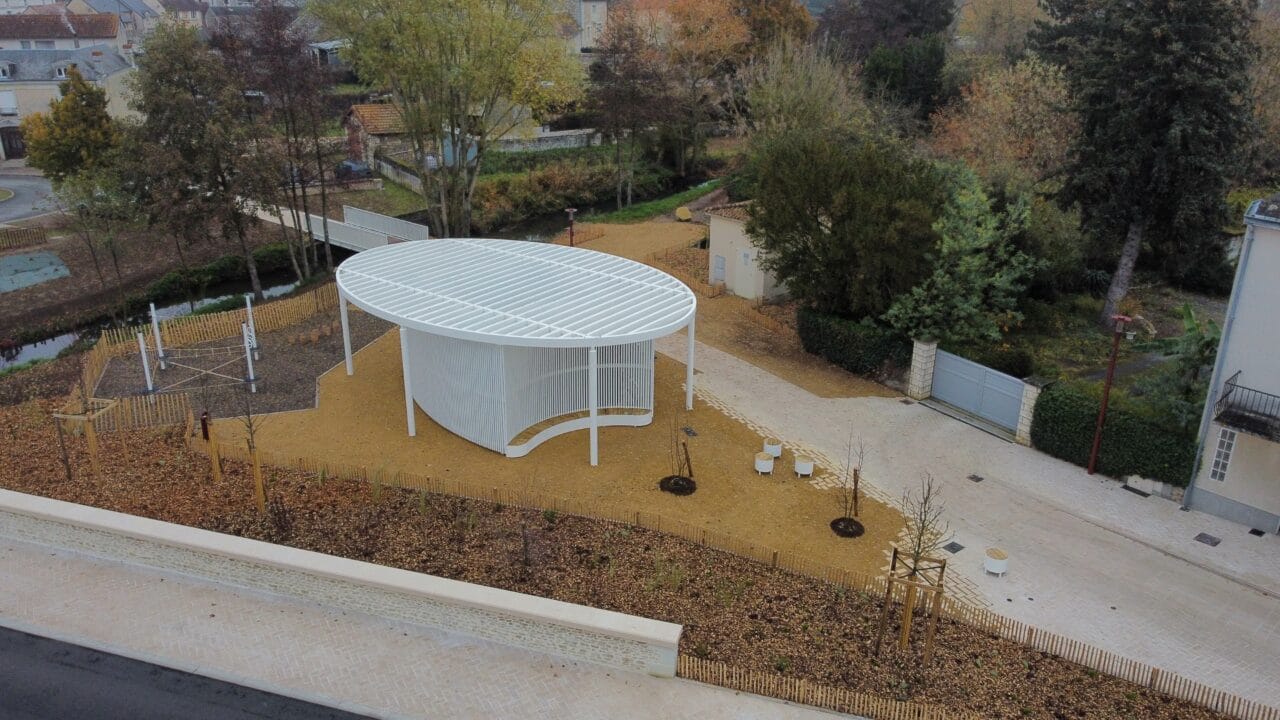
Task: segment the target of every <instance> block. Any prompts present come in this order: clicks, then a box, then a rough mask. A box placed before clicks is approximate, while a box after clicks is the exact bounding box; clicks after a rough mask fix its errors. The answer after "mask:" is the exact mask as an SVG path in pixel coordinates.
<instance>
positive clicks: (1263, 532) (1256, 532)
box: [1249, 528, 1267, 537]
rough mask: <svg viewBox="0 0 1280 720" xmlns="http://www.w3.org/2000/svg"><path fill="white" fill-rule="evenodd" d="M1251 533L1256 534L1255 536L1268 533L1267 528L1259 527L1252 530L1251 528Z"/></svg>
mask: <svg viewBox="0 0 1280 720" xmlns="http://www.w3.org/2000/svg"><path fill="white" fill-rule="evenodd" d="M1249 534H1250V535H1252V536H1254V537H1262V536H1263V535H1266V534H1267V531H1266V530H1259V529H1258V528H1254V529H1252V530H1250V531H1249Z"/></svg>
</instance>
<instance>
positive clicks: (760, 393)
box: [658, 336, 1280, 706]
mask: <svg viewBox="0 0 1280 720" xmlns="http://www.w3.org/2000/svg"><path fill="white" fill-rule="evenodd" d="M684 345H685V339H684V338H683V337H681V336H673V337H670V338H665V339H664V340H662V341H660V342H659V343H658V347H659V349H660V350H661V351H662V352H663V353H665V354H667V355H669V356H670V357H672V358H674V359H676V360H677V361H681V362H682V361H683V357H684ZM697 353H698V355H697V370H698V371H699V372H698V375H697V382H698V383H699V389H700V390H702V391H705V392H707V393H709V394H710V395H711V396H713V397H714V398H716V399H718V400H719V401H720V402H721V403H722V404H723V405H725V406H727V407H729V408H731V409H732V410H733V411H734V412H735V413H736V414H739V415H740V416H741V417H742V418H743V419H745V420H747V421H749V422H752V423H754V424H756V425H758V426H761V427H763V428H765V429H767V430H769V431H770V432H771V433H773V434H776V435H777V436H778V437H781V438H783V439H785V440H787V441H789V442H796V443H800V444H804V445H807V446H809V447H811V448H813V449H815V450H817V451H818V452H819V453H821V454H824V455H826V456H827V457H829V458H840V457H842V456H843V454H844V450H845V444H846V441H847V438H848V435H849V432H850V430H851V429H852V431H853V434H854V437H855V438H860V439H861V440H862V441H863V442H865V444H866V447H867V450H868V453H867V459H866V465H865V475H864V478H865V479H866V481H867V482H869V483H870V484H872V485H875V486H876V487H877V488H879V489H880V490H882V491H884V493H885V494H888V495H889V496H891V497H901V496H902V493H903V492H904V491H906V490H908V489H911V488H915V487H918V486H919V483H920V479H921V477H922V476H923V475H924V473H926V472H928V473H931V474H932V475H933V476H934V478H935V481H936V483H937V484H938V485H939V486H940V487H941V489H942V494H943V498H944V501H945V503H946V507H947V519H948V521H949V522H950V525H951V529H952V531H953V532H954V535H955V540H956V541H957V542H959V543H960V544H961V545H964V546H965V549H964V550H961V551H960V552H959V553H957V554H956V555H955V556H953V564H952V565H950V566H949V569H950V570H952V571H953V572H957V573H959V574H961V575H963V576H964V577H965V578H967V579H968V580H970V581H972V584H973V585H974V586H976V589H977V590H978V592H979V593H980V594H981V595H982V596H983V598H984V599H985V600H986V601H987V603H988V604H989V606H990V607H991V609H993V610H995V611H996V612H999V613H1002V614H1004V615H1007V616H1010V617H1013V618H1016V619H1018V620H1022V621H1024V622H1027V623H1030V624H1032V625H1035V626H1037V627H1040V628H1044V629H1046V630H1052V631H1054V632H1058V633H1061V634H1063V635H1067V636H1069V637H1072V638H1076V639H1078V640H1081V641H1084V642H1087V643H1089V644H1092V645H1095V646H1097V647H1101V648H1104V649H1106V650H1110V651H1112V652H1114V653H1117V654H1120V655H1123V656H1125V657H1129V658H1133V659H1136V660H1141V661H1144V662H1147V663H1149V664H1152V665H1154V666H1157V667H1161V668H1164V669H1166V670H1170V671H1173V672H1176V673H1179V674H1181V675H1184V676H1186V677H1188V678H1191V679H1194V680H1198V681H1200V682H1203V683H1205V684H1207V685H1210V686H1212V687H1215V688H1220V689H1222V690H1226V691H1229V692H1233V693H1236V694H1238V695H1241V696H1242V697H1245V698H1248V699H1251V700H1256V701H1260V702H1264V703H1268V704H1271V705H1276V706H1280V683H1278V682H1276V677H1277V672H1278V670H1277V669H1278V668H1280V537H1277V536H1275V535H1269V536H1266V537H1254V536H1252V535H1250V534H1248V528H1245V527H1242V526H1240V525H1236V524H1234V523H1230V522H1227V521H1225V520H1221V519H1218V518H1215V517H1213V516H1210V515H1205V514H1203V513H1198V512H1181V511H1180V510H1179V508H1178V506H1177V505H1176V504H1175V503H1172V502H1169V501H1166V500H1162V499H1160V498H1156V497H1150V498H1142V497H1139V496H1138V495H1135V494H1133V493H1130V492H1127V491H1125V490H1122V489H1121V486H1120V484H1119V483H1116V482H1115V481H1112V480H1107V479H1103V478H1100V477H1089V476H1088V475H1086V474H1085V472H1084V470H1083V469H1081V468H1078V467H1076V466H1074V465H1071V464H1069V463H1065V462H1062V461H1059V460H1055V459H1053V458H1051V457H1049V456H1047V455H1044V454H1042V453H1040V452H1037V451H1035V450H1032V449H1030V448H1025V447H1022V446H1020V445H1016V444H1013V443H1009V442H1006V441H1004V440H1001V439H999V438H996V437H994V436H992V435H989V434H987V433H985V432H982V431H981V430H978V429H976V428H973V427H970V426H969V425H966V424H964V423H961V422H958V421H956V420H953V419H950V418H948V417H946V416H944V415H942V414H941V413H938V412H936V411H933V410H930V409H928V408H926V407H924V406H922V405H920V404H918V403H914V404H909V405H908V404H904V403H903V402H902V401H901V399H892V398H834V399H824V398H820V397H818V396H816V395H813V394H812V393H809V392H807V391H805V390H804V389H802V388H799V387H797V386H795V385H792V384H791V383H789V382H787V381H785V380H783V379H781V378H778V377H777V376H775V375H772V374H770V373H768V372H766V371H764V370H762V369H760V368H758V367H756V366H754V365H751V364H749V363H747V362H744V361H742V360H739V359H738V358H736V357H734V356H732V355H730V354H728V353H725V352H722V351H719V350H716V349H714V348H711V347H708V346H706V345H702V344H699V346H698V349H697ZM970 475H978V476H981V477H982V478H983V480H982V481H981V482H973V481H971V480H969V479H968V477H969V476H970ZM1200 532H1207V533H1209V534H1212V535H1215V536H1217V537H1219V538H1221V539H1222V542H1221V544H1219V545H1218V546H1217V547H1209V546H1207V545H1204V544H1202V543H1198V542H1196V541H1195V540H1194V537H1195V536H1196V534H1197V533H1200ZM993 545H994V546H999V547H1001V548H1003V549H1005V550H1007V551H1008V552H1009V553H1010V555H1011V561H1010V573H1009V574H1008V575H1006V576H1005V577H1003V578H995V577H989V576H987V575H985V574H984V573H983V572H982V557H983V550H984V549H985V548H986V547H989V546H993Z"/></svg>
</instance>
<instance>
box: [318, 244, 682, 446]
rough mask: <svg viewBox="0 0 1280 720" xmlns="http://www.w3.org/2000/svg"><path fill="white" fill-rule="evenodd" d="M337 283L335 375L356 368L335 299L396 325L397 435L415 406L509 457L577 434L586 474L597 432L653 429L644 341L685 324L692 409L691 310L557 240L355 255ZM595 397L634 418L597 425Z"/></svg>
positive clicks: (663, 290) (633, 271)
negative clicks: (400, 388) (338, 357)
mask: <svg viewBox="0 0 1280 720" xmlns="http://www.w3.org/2000/svg"><path fill="white" fill-rule="evenodd" d="M337 281H338V297H339V300H340V302H339V311H340V313H341V316H342V339H343V348H344V351H345V355H346V368H347V374H348V375H351V374H353V373H354V372H355V365H354V362H353V359H352V353H351V327H350V322H349V319H348V316H347V304H348V303H354V304H355V305H356V306H358V307H360V308H362V309H364V310H365V311H367V312H369V313H370V314H372V315H376V316H377V317H380V318H382V319H384V320H388V321H390V322H393V323H395V324H397V325H399V326H400V358H401V363H402V364H403V366H404V396H405V422H406V425H407V427H408V430H409V435H410V436H413V435H415V434H416V433H417V429H416V427H417V426H416V423H415V420H414V406H415V403H416V404H417V405H419V406H421V407H422V409H423V410H424V411H426V412H427V414H428V415H430V416H431V417H433V418H434V419H435V420H436V421H437V422H438V423H439V424H440V425H441V426H443V427H446V428H448V429H451V430H452V431H453V432H455V433H457V434H458V435H460V436H462V437H465V438H467V439H469V440H471V441H472V442H476V443H477V444H480V445H482V446H485V447H489V448H491V449H497V450H499V451H502V450H504V449H505V452H506V454H507V455H509V456H515V457H519V456H521V455H523V454H525V453H527V452H528V451H529V450H531V449H532V448H534V447H536V446H537V445H538V444H540V443H542V442H545V441H546V440H549V439H550V438H552V437H555V436H556V435H560V434H563V433H566V432H570V431H573V430H577V429H589V430H590V431H591V441H590V448H591V464H592V465H595V464H597V463H598V462H599V457H598V445H599V428H600V426H601V424H604V425H606V426H612V425H631V426H635V425H641V424H648V423H649V422H651V421H652V419H653V378H654V367H653V363H654V357H653V342H652V341H653V340H656V339H658V338H660V337H664V336H666V335H670V334H672V333H674V332H676V331H677V330H680V329H681V328H687V329H688V332H687V342H688V360H687V361H686V363H685V407H686V408H687V409H689V410H692V409H693V381H694V376H693V358H694V347H695V342H694V321H695V316H696V312H697V309H698V301H697V298H696V297H695V296H694V294H693V291H691V290H690V289H689V288H688V287H687V286H685V284H684V283H682V282H680V281H679V280H677V279H675V278H673V277H671V276H670V275H668V274H666V273H664V272H662V271H661V270H657V269H655V268H652V267H649V266H648V265H643V264H641V263H638V262H635V261H633V260H628V259H626V258H621V257H617V256H616V255H608V254H605V253H600V252H595V251H593V250H586V249H583V248H572V247H564V246H561V245H547V244H541V243H532V242H524V241H520V240H478V239H440V240H422V241H418V242H409V243H398V244H395V245H387V246H384V247H379V248H374V249H372V250H366V251H364V252H362V253H360V254H358V255H356V256H354V257H352V258H350V259H348V260H347V261H345V262H343V263H342V265H341V266H340V267H339V268H338V272H337ZM601 355H603V356H604V357H605V358H606V366H602V365H601V364H600V356H601ZM583 356H585V358H584V357H583ZM424 362H426V363H430V365H429V366H428V365H424V364H423V363H424ZM426 372H431V373H440V374H438V375H435V374H433V375H426V374H424V373H426ZM415 375H417V377H418V380H417V382H415V381H414V379H413V378H414V376H415ZM602 383H603V385H604V396H603V398H602V395H601V385H602ZM415 386H417V391H416V392H415ZM445 391H447V392H445ZM602 399H603V402H604V403H605V407H606V408H614V409H618V408H621V409H629V410H640V411H642V414H641V415H625V414H609V415H607V416H605V417H604V418H603V419H602V418H601V416H600V412H599V410H600V403H601V401H602ZM583 412H585V413H586V415H587V417H586V418H582V417H580V415H581V413H583ZM549 421H554V424H552V425H550V426H547V427H545V428H544V429H541V430H540V431H538V432H537V434H536V435H534V436H533V437H532V438H530V439H529V440H528V441H526V442H524V443H523V444H519V445H513V444H512V441H513V440H514V438H516V437H517V436H518V434H519V433H521V432H523V431H524V430H527V429H529V428H534V427H541V426H542V425H544V424H545V423H546V422H549Z"/></svg>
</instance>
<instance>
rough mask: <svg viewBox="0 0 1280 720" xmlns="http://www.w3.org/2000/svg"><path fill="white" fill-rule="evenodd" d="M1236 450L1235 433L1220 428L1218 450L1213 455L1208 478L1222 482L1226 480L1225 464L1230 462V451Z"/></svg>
mask: <svg viewBox="0 0 1280 720" xmlns="http://www.w3.org/2000/svg"><path fill="white" fill-rule="evenodd" d="M1235 448H1236V431H1235V430H1228V429H1227V428H1222V432H1221V433H1220V434H1219V435H1218V448H1217V450H1216V451H1214V453H1213V467H1211V468H1209V478H1210V479H1212V480H1217V481H1218V482H1222V481H1223V480H1226V479H1227V464H1228V463H1230V462H1231V451H1233V450H1235Z"/></svg>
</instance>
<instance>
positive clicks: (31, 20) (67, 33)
mask: <svg viewBox="0 0 1280 720" xmlns="http://www.w3.org/2000/svg"><path fill="white" fill-rule="evenodd" d="M119 32H120V19H119V18H118V17H116V15H115V14H114V13H94V14H92V15H71V14H65V15H63V14H57V15H44V14H39V15H0V40H50V39H52V40H83V39H90V40H101V39H109V38H114V37H116V35H117V34H118V33H119Z"/></svg>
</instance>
